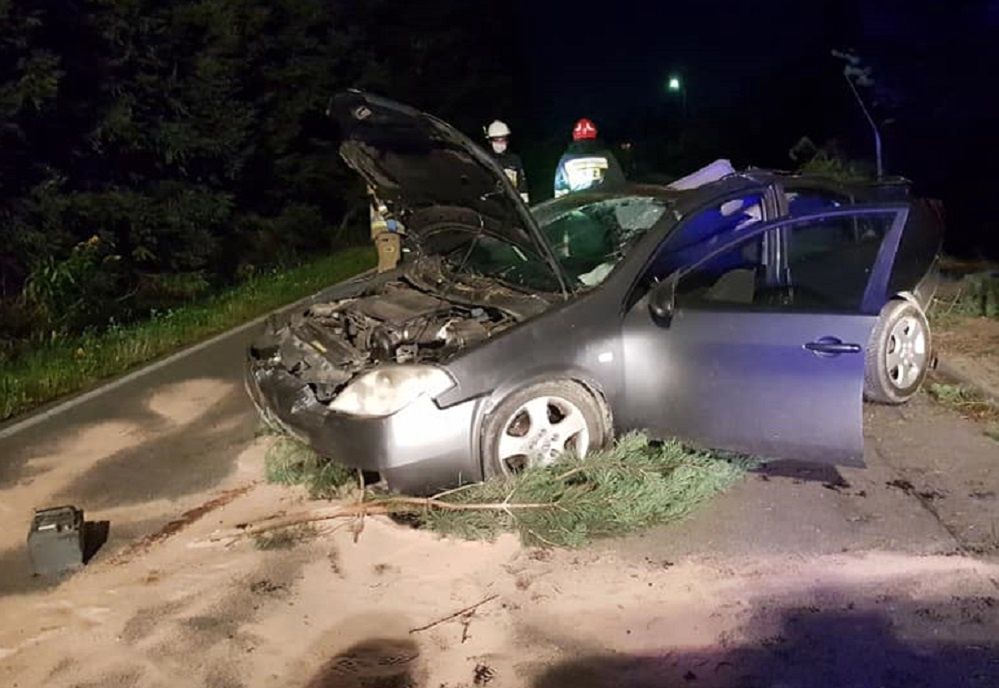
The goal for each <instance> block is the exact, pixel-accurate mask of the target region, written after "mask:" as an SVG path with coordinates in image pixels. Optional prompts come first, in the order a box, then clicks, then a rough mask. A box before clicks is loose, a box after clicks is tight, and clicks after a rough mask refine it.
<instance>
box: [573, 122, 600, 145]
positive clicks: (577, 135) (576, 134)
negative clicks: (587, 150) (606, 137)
mask: <svg viewBox="0 0 999 688" xmlns="http://www.w3.org/2000/svg"><path fill="white" fill-rule="evenodd" d="M595 138H597V125H596V124H594V123H593V122H591V121H590V120H588V119H586V118H585V117H584V118H583V119H581V120H579V121H578V122H576V126H574V127H573V128H572V140H573V141H584V140H586V139H595Z"/></svg>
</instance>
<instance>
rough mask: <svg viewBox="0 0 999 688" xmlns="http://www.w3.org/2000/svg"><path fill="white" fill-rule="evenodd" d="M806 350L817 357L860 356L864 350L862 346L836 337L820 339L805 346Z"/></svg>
mask: <svg viewBox="0 0 999 688" xmlns="http://www.w3.org/2000/svg"><path fill="white" fill-rule="evenodd" d="M805 348H806V349H808V350H809V351H811V352H812V353H813V354H815V355H817V356H839V355H840V354H859V353H860V352H861V351H862V350H863V349H862V347H861V346H860V344H849V343H846V342H844V341H843V340H841V339H837V338H836V337H820V338H819V339H817V340H815V341H814V342H808V343H807V344H805Z"/></svg>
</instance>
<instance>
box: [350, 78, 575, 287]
mask: <svg viewBox="0 0 999 688" xmlns="http://www.w3.org/2000/svg"><path fill="white" fill-rule="evenodd" d="M333 109H334V113H335V116H336V118H337V120H338V122H339V124H340V127H341V130H342V133H343V143H342V144H341V146H340V156H341V157H342V158H343V159H344V161H345V162H346V163H347V164H348V165H349V166H350V167H351V168H353V169H354V170H355V171H356V172H357V173H358V174H360V175H361V176H362V177H364V179H365V181H366V182H367V183H368V185H369V186H371V187H372V188H373V189H374V191H375V193H376V194H377V195H378V198H379V199H380V200H381V201H382V202H383V203H385V205H386V206H387V207H388V208H389V210H390V211H391V212H392V213H393V214H394V215H395V216H396V217H398V218H399V219H401V220H402V222H403V224H404V225H405V226H406V232H407V235H408V236H409V237H410V238H411V239H414V240H415V241H416V242H417V243H418V244H420V245H421V247H422V248H423V249H424V250H426V251H427V252H430V253H433V252H434V250H433V248H431V247H430V244H431V243H432V242H430V241H427V240H428V238H429V236H430V235H432V234H433V233H434V232H435V231H438V230H439V229H440V225H441V221H440V220H439V218H442V217H452V218H453V217H461V216H462V215H463V216H464V219H463V220H462V221H461V222H460V223H458V224H461V225H462V226H464V227H466V228H468V230H469V236H472V235H474V232H476V231H480V230H481V231H482V232H483V233H485V234H490V235H492V236H494V237H496V238H498V239H501V240H503V241H507V242H509V243H511V244H514V245H515V246H518V247H520V248H522V249H525V250H527V251H530V252H533V253H535V254H536V255H538V256H539V257H541V258H542V259H543V260H544V262H545V263H546V264H547V265H548V266H549V267H550V268H551V270H552V272H553V273H554V274H555V277H556V278H557V280H558V283H559V284H560V285H561V287H562V290H563V292H566V287H565V284H566V282H565V279H564V276H563V275H562V271H561V268H560V267H559V265H558V262H557V260H556V259H555V256H554V253H553V252H552V249H551V247H550V246H549V245H548V243H547V242H546V241H545V239H544V237H543V235H542V234H541V231H540V229H539V228H538V226H537V224H536V223H535V221H534V218H533V217H532V216H531V213H530V211H529V210H528V208H527V206H526V205H525V204H524V202H523V201H522V200H521V198H520V196H519V195H518V193H517V192H516V190H515V189H514V188H513V186H512V185H511V184H510V181H509V179H507V177H506V175H505V174H504V173H503V170H502V169H501V168H500V167H499V165H497V164H496V162H495V161H494V160H493V158H492V156H490V155H489V154H488V153H486V152H485V151H484V150H482V149H481V148H479V147H478V146H476V145H475V144H474V143H472V142H471V141H470V140H469V139H468V138H467V137H466V136H464V135H462V134H461V133H460V132H458V131H457V130H456V129H455V128H454V127H452V126H451V125H449V124H447V123H446V122H443V121H441V120H439V119H437V118H436V117H433V116H432V115H428V114H427V113H425V112H421V111H419V110H416V109H415V108H411V107H409V106H407V105H402V104H400V103H396V102H393V101H391V100H388V99H386V98H380V97H378V96H373V95H371V94H368V93H363V92H361V91H355V90H351V91H345V92H342V93H339V94H338V95H337V96H336V98H335V100H334V108H333ZM456 211H457V212H458V214H457V215H456V214H455V212H456Z"/></svg>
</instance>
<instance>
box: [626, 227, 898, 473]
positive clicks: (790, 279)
mask: <svg viewBox="0 0 999 688" xmlns="http://www.w3.org/2000/svg"><path fill="white" fill-rule="evenodd" d="M902 212H903V211H901V210H887V211H886V210H876V211H858V210H856V209H854V210H852V211H847V212H835V213H829V214H825V215H821V216H817V217H815V218H808V219H804V220H796V221H794V222H788V223H786V224H783V225H778V226H776V227H774V226H772V227H771V228H769V229H763V230H755V231H754V232H753V233H747V234H746V235H745V236H744V237H742V238H741V239H738V240H736V241H735V242H734V243H732V244H730V245H729V246H728V247H727V248H725V249H723V250H722V251H720V252H715V253H713V254H711V255H709V256H706V257H705V258H704V259H703V260H701V261H700V262H699V263H697V264H696V265H695V266H694V267H693V268H692V269H688V270H685V271H684V272H683V273H682V274H680V275H679V276H678V279H677V280H676V282H675V292H674V298H673V300H672V301H671V305H672V310H671V312H670V313H669V315H668V316H667V317H665V318H663V317H658V318H656V317H653V316H652V314H651V313H650V310H649V299H650V298H655V296H656V292H653V293H652V294H647V295H646V296H645V297H643V298H642V299H640V300H639V301H638V302H637V303H636V305H635V306H634V308H632V310H631V311H630V312H629V314H628V315H627V317H626V319H625V324H624V328H625V331H624V346H625V385H626V397H627V401H626V404H625V406H626V408H625V409H624V413H621V414H619V416H618V418H619V420H620V421H621V422H622V423H623V424H626V425H628V426H630V427H638V428H648V429H649V430H651V431H652V432H654V433H655V434H660V435H663V436H677V437H680V438H682V439H685V440H688V441H691V442H695V443H698V444H701V445H704V446H707V447H713V448H718V449H728V450H733V451H739V452H745V453H749V454H755V455H758V456H763V457H768V458H786V459H800V460H804V461H816V462H823V463H836V464H845V465H859V466H862V465H863V415H862V396H863V378H864V358H865V356H864V351H865V349H866V347H867V343H868V340H869V338H870V333H871V329H872V328H873V326H874V323H875V321H876V320H877V313H878V310H879V305H880V303H879V299H881V298H883V289H884V279H885V276H886V275H887V271H888V270H889V269H890V263H891V261H890V256H891V255H892V254H893V252H894V249H893V247H894V245H895V244H896V243H897V238H898V232H900V231H901V225H902V220H903V218H902V217H901V215H902ZM765 237H766V240H765ZM774 241H777V242H778V243H777V245H778V246H780V247H781V250H779V251H773V250H772V247H773V242H774ZM765 249H771V250H765ZM775 254H776V256H777V260H778V261H779V265H774V264H773V263H774V260H775V258H774V256H775ZM768 263H769V265H768ZM775 268H776V269H775ZM879 290H881V295H880V296H879V295H878V291H879ZM657 291H658V290H657ZM660 295H661V292H660Z"/></svg>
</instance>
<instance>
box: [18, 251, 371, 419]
mask: <svg viewBox="0 0 999 688" xmlns="http://www.w3.org/2000/svg"><path fill="white" fill-rule="evenodd" d="M374 263H375V257H374V252H373V251H372V250H371V248H369V247H358V248H351V249H346V250H343V251H339V252H337V253H334V254H332V255H329V256H325V257H323V258H319V259H317V260H313V261H310V262H308V263H305V264H303V265H300V266H298V267H295V268H291V269H290V270H285V271H282V272H278V273H274V274H268V275H263V276H260V277H257V278H254V279H251V280H248V281H247V282H244V283H243V284H240V285H238V286H236V287H233V288H232V289H229V290H226V291H224V292H221V293H219V294H217V295H215V296H213V297H211V298H209V299H206V300H204V301H201V302H198V303H193V304H191V305H189V306H184V307H182V308H177V309H174V310H172V311H170V312H167V313H163V314H157V315H156V316H154V317H152V318H150V319H148V320H144V321H141V322H137V323H134V324H130V325H126V326H115V327H111V328H108V329H107V330H104V331H101V332H93V333H86V334H82V335H79V336H73V337H65V338H60V339H54V340H51V341H48V342H45V343H43V344H40V345H39V346H37V347H35V348H33V349H31V350H30V351H27V352H25V353H23V354H20V355H17V356H15V357H13V358H9V359H4V360H0V420H5V419H7V418H11V417H12V416H15V415H17V414H19V413H24V412H25V411H29V410H31V409H33V408H35V407H37V406H40V405H42V404H44V403H46V402H49V401H52V400H53V399H56V398H58V397H61V396H64V395H66V394H71V393H73V392H78V391H80V390H83V389H86V388H87V387H90V386H92V385H93V384H95V383H97V382H99V381H101V380H104V379H107V378H110V377H113V376H115V375H119V374H121V373H124V372H126V371H128V370H130V369H132V368H135V367H136V366H138V365H139V364H142V363H146V362H148V361H151V360H153V359H155V358H159V357H160V356H163V355H166V354H169V353H172V352H174V351H176V350H178V349H181V348H183V347H185V346H188V345H190V344H194V343H196V342H198V341H201V340H203V339H206V338H208V337H210V336H212V335H215V334H218V333H220V332H224V331H226V330H228V329H231V328H233V327H235V326H237V325H240V324H242V323H244V322H247V321H248V320H252V319H253V318H255V317H258V316H260V315H263V314H264V313H267V312H268V311H271V310H274V309H275V308H279V307H280V306H283V305H285V304H288V303H291V302H293V301H296V300H298V299H301V298H304V297H306V296H308V295H309V294H312V293H314V292H316V291H318V290H320V289H322V288H323V287H326V286H329V285H331V284H334V283H335V282H339V281H341V280H343V279H346V278H348V277H352V276H353V275H356V274H358V273H360V272H362V271H364V270H366V269H368V268H370V267H372V266H373V265H374Z"/></svg>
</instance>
